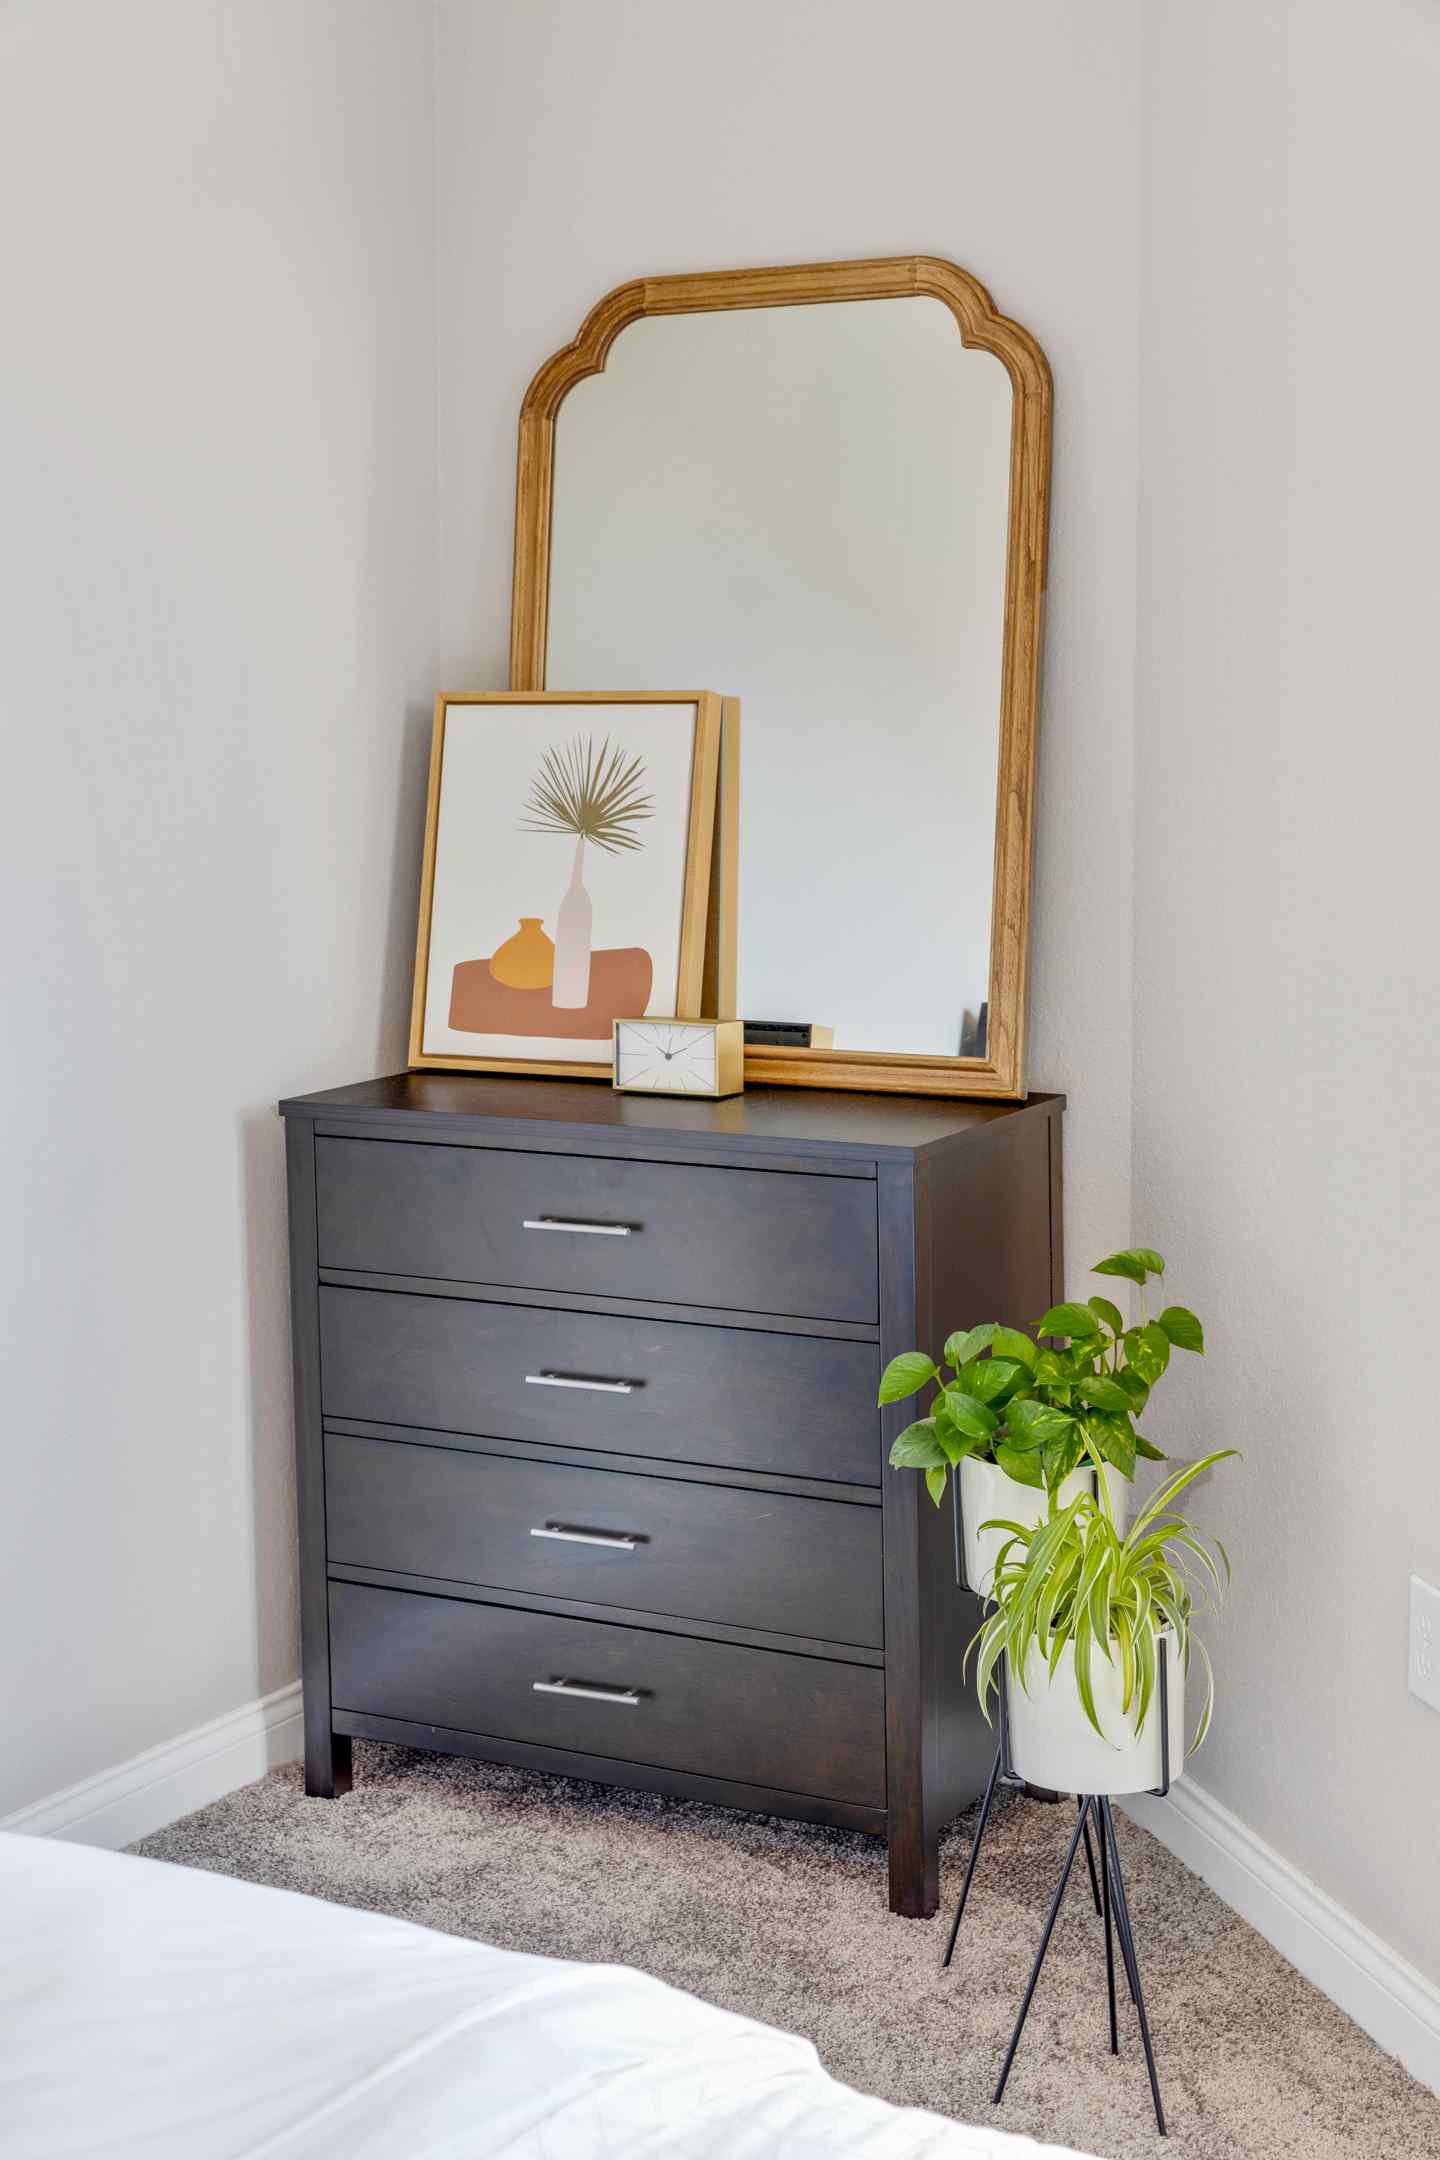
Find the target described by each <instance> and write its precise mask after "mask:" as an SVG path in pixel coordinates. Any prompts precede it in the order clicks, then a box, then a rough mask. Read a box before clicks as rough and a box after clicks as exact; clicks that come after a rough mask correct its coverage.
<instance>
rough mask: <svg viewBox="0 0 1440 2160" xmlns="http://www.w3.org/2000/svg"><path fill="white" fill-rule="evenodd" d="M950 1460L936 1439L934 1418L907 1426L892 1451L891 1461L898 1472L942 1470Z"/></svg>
mask: <svg viewBox="0 0 1440 2160" xmlns="http://www.w3.org/2000/svg"><path fill="white" fill-rule="evenodd" d="M948 1459H949V1458H948V1457H947V1455H946V1453H945V1450H944V1448H943V1447H942V1446H941V1445H940V1442H939V1440H938V1438H937V1437H936V1433H935V1420H934V1418H928V1417H927V1418H920V1419H919V1420H918V1421H917V1422H916V1423H915V1424H914V1425H907V1426H906V1428H905V1430H904V1432H902V1433H901V1434H900V1436H899V1438H898V1439H897V1440H896V1441H895V1442H894V1443H893V1444H892V1446H891V1449H890V1461H891V1464H892V1465H893V1467H894V1468H895V1469H897V1470H941V1469H943V1468H944V1467H945V1464H946V1462H947V1461H948Z"/></svg>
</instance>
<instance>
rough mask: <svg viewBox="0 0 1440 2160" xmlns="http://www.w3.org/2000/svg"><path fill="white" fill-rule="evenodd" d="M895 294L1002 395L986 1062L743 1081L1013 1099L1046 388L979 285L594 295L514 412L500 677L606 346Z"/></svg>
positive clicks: (888, 1057) (530, 658) (868, 275)
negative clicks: (1008, 412)
mask: <svg viewBox="0 0 1440 2160" xmlns="http://www.w3.org/2000/svg"><path fill="white" fill-rule="evenodd" d="M905 297H928V298H931V299H935V300H939V301H942V302H943V303H944V305H945V306H946V307H947V308H948V309H949V310H950V313H951V315H952V316H953V317H954V319H955V324H956V327H957V329H958V331H959V335H960V339H961V342H962V343H963V344H964V345H966V346H970V347H975V348H978V349H980V350H982V351H985V352H990V353H993V354H995V356H996V357H997V358H998V359H999V360H1000V361H1001V362H1002V363H1003V365H1004V367H1005V368H1006V370H1007V372H1008V374H1009V377H1010V382H1011V387H1012V391H1013V399H1014V402H1013V408H1012V423H1011V436H1010V497H1009V520H1008V533H1007V541H1006V558H1005V620H1004V632H1003V660H1002V673H1001V689H1000V747H999V771H998V786H997V793H996V817H995V848H994V872H993V904H992V911H991V932H990V977H989V983H990V994H989V1011H988V1023H987V1029H986V1040H985V1054H984V1056H983V1057H945V1056H938V1055H936V1056H931V1055H908V1054H905V1053H901V1052H890V1051H883V1052H882V1051H856V1050H820V1049H813V1050H795V1049H781V1048H761V1047H757V1046H751V1047H750V1048H748V1049H747V1050H746V1053H745V1077H746V1079H747V1081H749V1082H750V1083H751V1084H752V1085H754V1084H765V1083H768V1084H770V1085H772V1086H775V1085H778V1086H785V1087H820V1088H859V1089H867V1090H883V1091H888V1092H891V1093H898V1094H919V1095H971V1096H996V1097H1002V1098H1015V1097H1018V1096H1022V1095H1023V1094H1024V1092H1025V1086H1024V1048H1025V987H1026V971H1027V955H1028V943H1029V923H1030V866H1031V851H1032V830H1033V811H1034V793H1035V715H1036V705H1037V701H1038V692H1039V672H1040V635H1041V609H1042V600H1043V596H1044V590H1045V571H1046V546H1047V533H1048V525H1049V502H1050V438H1051V404H1052V388H1051V378H1050V369H1049V365H1048V363H1047V361H1046V359H1045V355H1044V353H1043V352H1042V351H1041V349H1040V347H1039V345H1038V344H1037V343H1036V341H1035V339H1034V338H1033V337H1032V336H1031V335H1030V333H1029V331H1028V330H1025V329H1023V328H1022V327H1021V325H1020V324H1019V323H1017V322H1013V321H1011V320H1010V318H1009V317H1008V316H1005V315H1002V314H1001V313H1000V312H999V310H998V309H997V308H996V306H995V303H994V302H993V300H992V299H991V297H990V295H989V293H988V292H987V291H986V289H985V287H984V286H983V285H982V284H981V283H980V282H979V280H978V279H977V278H975V277H972V276H971V275H970V273H969V272H968V271H966V270H962V269H961V268H960V267H959V265H958V264H956V263H951V262H946V261H944V260H943V259H941V258H940V257H938V256H933V255H906V256H897V257H894V258H885V259H880V260H865V261H859V262H821V263H803V264H798V265H795V266H793V267H789V268H781V269H761V270H721V271H706V272H701V273H699V274H697V275H694V276H680V277H656V278H637V279H634V280H632V281H631V282H630V283H629V284H626V285H620V286H617V287H616V288H615V290H614V291H613V292H610V293H607V294H606V295H605V297H604V299H603V300H601V301H600V302H599V303H598V304H597V305H596V306H595V307H593V308H592V309H591V311H590V313H589V314H588V315H587V316H586V317H585V320H584V322H583V323H582V324H581V326H580V329H579V331H578V332H577V334H576V336H575V338H574V339H573V340H572V342H571V343H570V344H569V345H566V346H564V347H563V348H562V349H561V350H560V351H559V352H557V353H554V354H552V355H551V357H550V358H549V359H548V360H547V361H546V362H545V363H544V365H543V366H542V367H541V368H540V370H539V372H538V373H537V374H536V376H535V378H534V380H533V381H532V382H531V384H530V387H529V389H528V390H527V391H526V393H525V399H524V402H523V404H522V406H521V411H520V435H519V456H518V465H517V472H516V494H515V566H514V584H513V593H512V605H511V632H510V680H511V683H512V684H513V685H514V687H515V688H516V689H517V690H521V691H538V690H543V688H544V686H545V658H546V628H547V618H548V605H549V579H550V528H551V505H552V500H553V481H554V465H555V423H556V417H557V415H558V413H559V411H560V407H561V405H562V404H563V403H564V400H565V398H566V396H567V395H568V393H569V392H570V391H571V390H572V389H574V387H575V385H576V384H577V383H579V382H582V381H583V380H584V379H585V378H586V377H587V376H589V375H595V374H598V373H599V372H600V371H601V370H603V368H604V366H605V361H606V357H607V355H608V353H609V351H610V348H611V346H612V345H613V344H614V342H615V340H616V338H617V337H618V336H619V335H620V334H621V332H622V331H623V330H625V329H626V328H627V327H628V325H629V324H631V323H634V322H638V321H640V320H641V319H642V318H643V317H646V316H656V315H676V314H690V313H696V312H701V311H704V310H708V309H723V308H757V307H794V306H808V305H812V304H815V303H818V302H826V301H850V300H888V299H898V298H905ZM742 688H743V686H742ZM714 1009H715V1008H714V1006H713V1005H712V1007H711V1010H714Z"/></svg>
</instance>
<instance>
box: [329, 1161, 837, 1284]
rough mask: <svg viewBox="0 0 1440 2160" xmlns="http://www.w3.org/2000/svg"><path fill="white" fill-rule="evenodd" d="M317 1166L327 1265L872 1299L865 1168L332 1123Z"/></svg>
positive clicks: (473, 1277)
mask: <svg viewBox="0 0 1440 2160" xmlns="http://www.w3.org/2000/svg"><path fill="white" fill-rule="evenodd" d="M315 1172H316V1196H317V1202H318V1207H319V1240H320V1265H321V1266H322V1267H331V1268H348V1269H353V1270H355V1271H357V1272H367V1273H371V1274H383V1275H426V1276H431V1277H437V1278H440V1279H443V1280H448V1281H459V1282H477V1283H502V1284H504V1285H506V1286H507V1287H509V1288H515V1289H521V1290H558V1291H566V1290H573V1291H581V1292H584V1293H587V1294H592V1295H596V1296H601V1297H606V1296H608V1297H626V1298H641V1299H647V1300H656V1301H663V1302H665V1303H669V1304H676V1305H712V1306H722V1307H731V1308H734V1309H737V1310H741V1311H748V1312H763V1313H776V1314H785V1313H793V1314H795V1315H797V1316H802V1317H808V1318H813V1319H819V1320H847V1321H862V1322H865V1323H867V1324H868V1323H872V1322H874V1320H875V1318H876V1315H877V1311H878V1293H877V1269H878V1263H877V1255H876V1219H875V1186H874V1183H873V1181H872V1180H870V1179H868V1178H851V1177H821V1176H814V1177H812V1176H807V1175H805V1174H804V1173H802V1172H794V1173H791V1172H783V1171H770V1170H721V1169H714V1170H711V1169H706V1168H704V1167H699V1166H697V1167H691V1166H690V1165H687V1164H671V1163H638V1162H622V1161H617V1160H611V1159H608V1158H604V1157H595V1156H571V1155H549V1154H534V1155H527V1154H522V1153H515V1152H511V1151H509V1150H502V1149H494V1150H490V1149H486V1148H454V1147H439V1146H432V1145H426V1146H417V1145H415V1144H414V1143H412V1142H406V1141H387V1140H333V1139H332V1140H325V1139H321V1140H318V1141H317V1142H316V1146H315ZM565 1224H569V1225H572V1226H573V1227H570V1228H563V1227H560V1226H561V1225H565Z"/></svg>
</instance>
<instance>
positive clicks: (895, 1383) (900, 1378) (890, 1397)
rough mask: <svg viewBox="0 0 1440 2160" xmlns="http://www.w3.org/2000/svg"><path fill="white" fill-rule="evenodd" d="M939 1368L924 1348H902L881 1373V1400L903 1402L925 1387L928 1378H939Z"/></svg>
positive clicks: (882, 1403)
mask: <svg viewBox="0 0 1440 2160" xmlns="http://www.w3.org/2000/svg"><path fill="white" fill-rule="evenodd" d="M939 1377H940V1374H939V1369H938V1367H937V1366H936V1363H935V1360H934V1359H933V1358H928V1357H926V1355H925V1352H924V1351H923V1350H902V1351H901V1353H900V1355H899V1357H893V1358H891V1360H890V1363H889V1364H888V1365H887V1366H886V1367H885V1370H884V1372H883V1373H882V1374H881V1375H880V1396H879V1400H880V1403H881V1405H882V1406H883V1405H884V1404H885V1403H892V1402H903V1401H904V1400H905V1397H906V1396H907V1395H914V1394H915V1393H916V1392H917V1391H918V1390H919V1389H920V1388H922V1387H924V1385H925V1383H926V1381H927V1380H938V1379H939Z"/></svg>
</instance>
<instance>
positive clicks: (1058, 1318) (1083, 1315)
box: [1035, 1305, 1100, 1342]
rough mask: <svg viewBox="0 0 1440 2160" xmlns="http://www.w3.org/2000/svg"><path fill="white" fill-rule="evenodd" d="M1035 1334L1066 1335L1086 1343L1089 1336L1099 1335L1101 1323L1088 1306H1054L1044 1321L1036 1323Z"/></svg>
mask: <svg viewBox="0 0 1440 2160" xmlns="http://www.w3.org/2000/svg"><path fill="white" fill-rule="evenodd" d="M1035 1332H1036V1334H1037V1335H1066V1336H1069V1337H1070V1338H1071V1339H1072V1340H1075V1339H1078V1340H1079V1341H1081V1342H1084V1341H1085V1339H1086V1338H1087V1336H1090V1335H1098V1334H1099V1332H1100V1323H1099V1321H1098V1320H1097V1319H1096V1318H1095V1315H1094V1313H1092V1312H1091V1310H1090V1308H1089V1306H1088V1305H1052V1306H1051V1307H1050V1310H1049V1312H1047V1313H1046V1315H1045V1317H1044V1319H1043V1320H1041V1321H1038V1322H1037V1323H1036V1327H1035Z"/></svg>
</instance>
